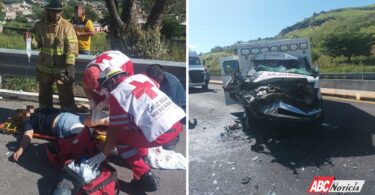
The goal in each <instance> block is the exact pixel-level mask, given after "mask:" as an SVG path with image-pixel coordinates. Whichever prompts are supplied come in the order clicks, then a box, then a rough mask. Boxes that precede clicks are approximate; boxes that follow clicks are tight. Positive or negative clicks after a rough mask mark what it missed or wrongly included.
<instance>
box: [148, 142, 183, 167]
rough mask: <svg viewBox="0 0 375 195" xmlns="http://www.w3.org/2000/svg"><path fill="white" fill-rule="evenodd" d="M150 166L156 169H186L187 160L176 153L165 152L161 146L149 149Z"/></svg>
mask: <svg viewBox="0 0 375 195" xmlns="http://www.w3.org/2000/svg"><path fill="white" fill-rule="evenodd" d="M148 158H149V160H150V166H151V167H152V168H154V169H186V167H187V160H186V158H185V157H184V156H183V155H182V154H180V153H177V152H175V151H172V150H164V149H163V148H162V147H161V146H160V147H155V148H149V149H148Z"/></svg>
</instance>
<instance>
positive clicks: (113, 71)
mask: <svg viewBox="0 0 375 195" xmlns="http://www.w3.org/2000/svg"><path fill="white" fill-rule="evenodd" d="M119 74H124V75H127V73H126V72H124V71H123V70H122V69H121V68H119V67H115V66H110V67H108V68H106V69H105V70H104V71H103V72H101V73H100V76H99V80H98V82H99V84H100V86H101V87H103V86H104V85H105V84H106V83H107V81H108V80H109V79H111V78H112V77H114V76H116V75H119Z"/></svg>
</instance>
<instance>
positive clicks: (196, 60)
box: [189, 57, 201, 65]
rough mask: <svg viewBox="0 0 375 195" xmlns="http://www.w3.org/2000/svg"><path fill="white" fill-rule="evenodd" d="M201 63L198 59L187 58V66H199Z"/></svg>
mask: <svg viewBox="0 0 375 195" xmlns="http://www.w3.org/2000/svg"><path fill="white" fill-rule="evenodd" d="M200 64H201V61H200V60H199V58H198V57H189V65H200Z"/></svg>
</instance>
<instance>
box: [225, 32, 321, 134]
mask: <svg viewBox="0 0 375 195" xmlns="http://www.w3.org/2000/svg"><path fill="white" fill-rule="evenodd" d="M236 51H237V56H232V57H225V58H221V59H220V65H221V76H222V78H223V82H224V92H225V100H226V104H227V105H229V104H233V103H240V104H242V105H243V107H244V109H245V112H244V125H245V128H247V129H254V130H255V129H259V128H260V127H263V125H264V124H270V123H269V122H270V121H272V124H280V123H281V124H295V123H302V124H306V125H313V126H315V125H319V124H320V123H321V122H322V119H323V108H322V97H321V94H320V88H319V71H318V67H313V66H312V60H311V49H310V42H309V39H308V38H299V39H284V40H257V41H251V42H247V43H242V44H238V45H237V49H236Z"/></svg>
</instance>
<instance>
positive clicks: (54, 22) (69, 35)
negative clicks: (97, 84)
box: [25, 0, 78, 112]
mask: <svg viewBox="0 0 375 195" xmlns="http://www.w3.org/2000/svg"><path fill="white" fill-rule="evenodd" d="M62 10H63V6H62V4H61V2H60V1H59V0H51V1H50V2H49V4H48V5H47V6H46V7H45V9H44V12H45V17H44V18H42V19H41V20H40V21H39V22H37V23H36V24H35V27H34V30H33V33H32V35H30V33H29V32H26V33H25V39H26V38H28V37H30V36H32V46H33V47H34V48H40V53H39V57H38V61H37V65H36V69H37V80H38V81H39V108H52V107H53V101H52V92H53V91H52V85H53V83H54V82H56V85H57V89H58V93H59V99H60V106H61V108H62V109H65V110H67V111H72V112H74V111H76V106H75V104H74V94H73V82H74V76H75V66H74V65H75V59H76V56H77V55H78V40H77V36H76V33H75V31H74V28H73V25H72V24H71V23H69V22H68V21H67V20H65V19H64V18H62V17H61V14H62Z"/></svg>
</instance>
